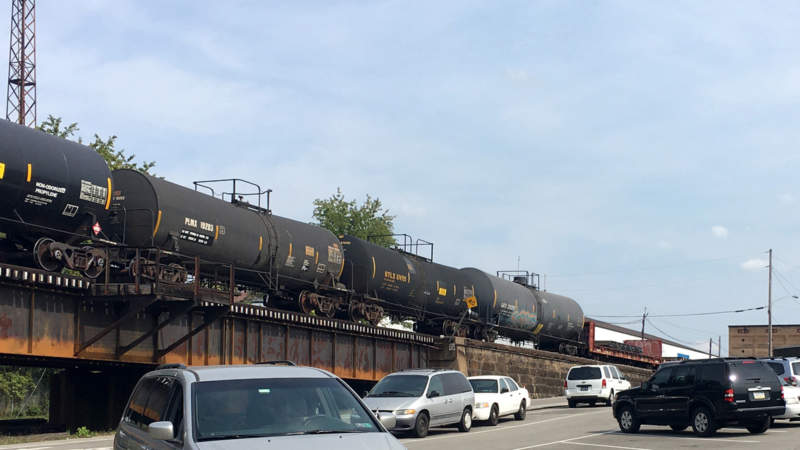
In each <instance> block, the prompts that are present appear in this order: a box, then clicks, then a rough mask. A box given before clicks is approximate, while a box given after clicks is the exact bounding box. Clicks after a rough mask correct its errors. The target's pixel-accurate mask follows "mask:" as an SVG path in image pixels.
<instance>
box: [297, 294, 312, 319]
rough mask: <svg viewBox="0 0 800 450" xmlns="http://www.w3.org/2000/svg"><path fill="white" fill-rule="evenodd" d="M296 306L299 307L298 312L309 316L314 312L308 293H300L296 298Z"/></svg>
mask: <svg viewBox="0 0 800 450" xmlns="http://www.w3.org/2000/svg"><path fill="white" fill-rule="evenodd" d="M297 305H298V306H299V307H300V311H302V312H304V313H306V314H311V311H313V310H314V305H313V304H312V301H311V295H310V293H309V292H308V291H302V292H300V295H299V296H298V297H297Z"/></svg>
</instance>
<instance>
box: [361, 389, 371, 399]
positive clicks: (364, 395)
mask: <svg viewBox="0 0 800 450" xmlns="http://www.w3.org/2000/svg"><path fill="white" fill-rule="evenodd" d="M368 395H369V391H364V392H362V393H361V398H364V397H366V396H368Z"/></svg>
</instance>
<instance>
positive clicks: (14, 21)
mask: <svg viewBox="0 0 800 450" xmlns="http://www.w3.org/2000/svg"><path fill="white" fill-rule="evenodd" d="M35 7H36V1H35V0H11V39H10V44H11V45H10V48H9V50H8V92H7V98H6V119H8V120H10V121H12V122H17V123H19V124H20V125H26V126H29V127H35V126H36V13H35V11H36V8H35Z"/></svg>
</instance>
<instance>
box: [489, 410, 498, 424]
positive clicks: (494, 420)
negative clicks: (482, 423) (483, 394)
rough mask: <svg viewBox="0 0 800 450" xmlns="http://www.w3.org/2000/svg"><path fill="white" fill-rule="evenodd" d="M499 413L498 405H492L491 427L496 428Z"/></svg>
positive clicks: (490, 413) (490, 414)
mask: <svg viewBox="0 0 800 450" xmlns="http://www.w3.org/2000/svg"><path fill="white" fill-rule="evenodd" d="M499 414H500V413H499V412H498V411H497V405H492V410H491V411H489V425H491V426H495V425H497V422H498V421H499V419H500V418H499V417H498V416H499Z"/></svg>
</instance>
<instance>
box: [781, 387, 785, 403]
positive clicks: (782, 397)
mask: <svg viewBox="0 0 800 450" xmlns="http://www.w3.org/2000/svg"><path fill="white" fill-rule="evenodd" d="M785 398H786V397H784V396H783V386H781V400H783V399H785Z"/></svg>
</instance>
